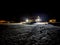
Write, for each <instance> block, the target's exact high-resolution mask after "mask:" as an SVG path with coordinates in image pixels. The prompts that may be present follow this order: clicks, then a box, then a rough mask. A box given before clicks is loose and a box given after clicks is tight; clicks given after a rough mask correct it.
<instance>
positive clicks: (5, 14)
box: [0, 7, 60, 21]
mask: <svg viewBox="0 0 60 45" xmlns="http://www.w3.org/2000/svg"><path fill="white" fill-rule="evenodd" d="M1 12H2V13H1V14H0V19H5V20H18V19H19V18H21V17H23V16H35V15H34V14H38V13H39V14H41V13H42V14H47V15H48V16H49V18H56V19H57V21H60V20H58V19H59V15H60V14H59V8H54V7H51V8H50V7H48V8H20V9H2V10H1Z"/></svg>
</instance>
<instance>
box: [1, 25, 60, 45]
mask: <svg viewBox="0 0 60 45" xmlns="http://www.w3.org/2000/svg"><path fill="white" fill-rule="evenodd" d="M2 27H3V28H4V29H2ZM2 27H1V26H0V41H1V43H0V44H2V45H60V43H59V42H60V37H59V36H60V27H57V26H53V25H51V24H33V25H28V24H24V25H19V24H14V25H3V26H2ZM1 29H2V30H1Z"/></svg>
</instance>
